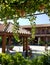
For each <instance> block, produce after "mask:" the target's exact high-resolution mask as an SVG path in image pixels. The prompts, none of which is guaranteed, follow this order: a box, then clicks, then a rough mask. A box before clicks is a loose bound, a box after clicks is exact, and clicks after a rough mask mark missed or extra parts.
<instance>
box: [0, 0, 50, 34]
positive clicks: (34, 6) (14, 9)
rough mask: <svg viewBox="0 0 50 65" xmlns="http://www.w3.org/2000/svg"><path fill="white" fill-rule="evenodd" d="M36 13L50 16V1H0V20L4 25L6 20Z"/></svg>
mask: <svg viewBox="0 0 50 65" xmlns="http://www.w3.org/2000/svg"><path fill="white" fill-rule="evenodd" d="M36 11H39V12H42V11H43V13H46V14H47V15H48V16H50V0H36V1H35V0H0V20H4V22H5V23H6V24H7V22H6V21H7V19H14V16H15V17H16V18H19V17H26V18H27V17H28V16H32V15H33V14H34V13H35V12H36ZM33 19H34V17H33ZM32 28H34V27H32ZM33 34H34V33H33Z"/></svg>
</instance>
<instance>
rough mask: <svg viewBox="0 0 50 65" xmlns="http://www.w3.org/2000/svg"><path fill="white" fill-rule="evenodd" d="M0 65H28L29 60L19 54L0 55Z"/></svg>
mask: <svg viewBox="0 0 50 65" xmlns="http://www.w3.org/2000/svg"><path fill="white" fill-rule="evenodd" d="M0 64H2V65H25V64H26V65H30V64H31V60H29V59H28V58H27V59H25V58H24V57H23V56H22V54H21V53H16V54H14V55H9V54H4V53H2V54H0Z"/></svg>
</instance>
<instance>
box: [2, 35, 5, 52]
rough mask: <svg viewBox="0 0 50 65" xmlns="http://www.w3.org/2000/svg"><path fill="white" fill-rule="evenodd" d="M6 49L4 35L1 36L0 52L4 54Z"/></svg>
mask: <svg viewBox="0 0 50 65" xmlns="http://www.w3.org/2000/svg"><path fill="white" fill-rule="evenodd" d="M5 48H6V35H3V36H2V52H3V53H5Z"/></svg>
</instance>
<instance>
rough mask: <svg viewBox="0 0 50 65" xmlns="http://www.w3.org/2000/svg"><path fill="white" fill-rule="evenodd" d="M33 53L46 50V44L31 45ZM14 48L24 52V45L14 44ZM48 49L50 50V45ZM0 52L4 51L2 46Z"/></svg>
mask: <svg viewBox="0 0 50 65" xmlns="http://www.w3.org/2000/svg"><path fill="white" fill-rule="evenodd" d="M30 48H31V50H32V53H42V52H44V51H45V46H31V45H30ZM13 50H15V51H16V52H23V46H14V48H13ZM48 50H50V46H48ZM0 53H2V48H0Z"/></svg>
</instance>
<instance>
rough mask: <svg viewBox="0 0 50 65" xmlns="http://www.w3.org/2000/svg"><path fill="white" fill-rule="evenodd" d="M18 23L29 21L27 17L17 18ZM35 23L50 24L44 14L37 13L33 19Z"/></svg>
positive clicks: (26, 23) (23, 23)
mask: <svg viewBox="0 0 50 65" xmlns="http://www.w3.org/2000/svg"><path fill="white" fill-rule="evenodd" d="M18 21H19V25H30V22H29V20H28V19H21V18H20V19H19V20H18ZM35 23H36V24H50V21H49V17H48V16H47V15H46V14H42V15H37V18H36V20H35Z"/></svg>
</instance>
